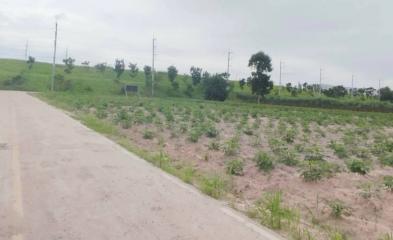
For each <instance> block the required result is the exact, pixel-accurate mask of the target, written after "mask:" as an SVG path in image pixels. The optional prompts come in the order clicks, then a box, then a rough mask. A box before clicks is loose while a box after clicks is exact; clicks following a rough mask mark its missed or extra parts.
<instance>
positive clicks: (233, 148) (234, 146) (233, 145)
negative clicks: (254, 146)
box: [224, 136, 240, 156]
mask: <svg viewBox="0 0 393 240" xmlns="http://www.w3.org/2000/svg"><path fill="white" fill-rule="evenodd" d="M239 148H240V145H239V137H238V136H234V137H233V138H231V139H229V140H228V141H227V142H226V143H225V144H224V153H225V155H227V156H233V155H236V154H237V152H238V151H239Z"/></svg>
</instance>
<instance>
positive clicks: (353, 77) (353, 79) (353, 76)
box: [351, 74, 355, 97]
mask: <svg viewBox="0 0 393 240" xmlns="http://www.w3.org/2000/svg"><path fill="white" fill-rule="evenodd" d="M354 81H355V75H353V74H352V83H351V96H352V97H353V82H354Z"/></svg>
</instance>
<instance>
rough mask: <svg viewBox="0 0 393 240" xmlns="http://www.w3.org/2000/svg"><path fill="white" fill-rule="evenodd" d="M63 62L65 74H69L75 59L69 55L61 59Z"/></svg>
mask: <svg viewBox="0 0 393 240" xmlns="http://www.w3.org/2000/svg"><path fill="white" fill-rule="evenodd" d="M63 62H64V64H65V69H64V72H65V73H67V74H70V73H71V72H72V69H74V67H75V65H74V62H75V59H73V58H70V57H69V58H65V59H63Z"/></svg>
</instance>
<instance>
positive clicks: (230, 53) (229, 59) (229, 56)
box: [227, 50, 232, 80]
mask: <svg viewBox="0 0 393 240" xmlns="http://www.w3.org/2000/svg"><path fill="white" fill-rule="evenodd" d="M231 55H232V52H231V50H229V51H228V65H227V80H229V68H230V66H231V65H230V64H231Z"/></svg>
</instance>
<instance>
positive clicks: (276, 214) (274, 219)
mask: <svg viewBox="0 0 393 240" xmlns="http://www.w3.org/2000/svg"><path fill="white" fill-rule="evenodd" d="M249 215H250V216H251V217H254V218H257V219H258V220H259V221H260V222H261V223H262V224H263V225H265V226H268V227H270V228H272V229H277V230H280V229H282V228H283V227H284V226H286V227H290V226H291V224H292V223H294V222H296V221H297V220H298V218H299V216H298V214H297V213H296V211H294V210H293V209H291V208H289V207H285V206H284V205H283V203H282V193H281V192H274V193H267V194H266V195H265V196H264V197H262V198H261V199H260V200H258V201H257V202H256V204H255V207H254V208H253V209H252V210H251V211H250V212H249Z"/></svg>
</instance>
